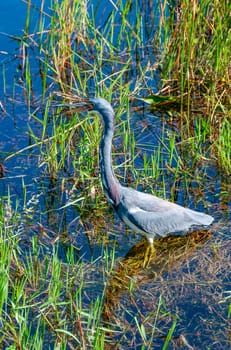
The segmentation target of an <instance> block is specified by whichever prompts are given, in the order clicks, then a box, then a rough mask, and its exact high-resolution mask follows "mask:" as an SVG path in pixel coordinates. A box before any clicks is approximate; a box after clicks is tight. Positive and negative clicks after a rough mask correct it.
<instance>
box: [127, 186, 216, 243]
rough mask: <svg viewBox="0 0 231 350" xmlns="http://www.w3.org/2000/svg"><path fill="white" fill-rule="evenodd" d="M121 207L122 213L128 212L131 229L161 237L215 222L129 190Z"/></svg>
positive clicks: (203, 215)
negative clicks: (193, 226)
mask: <svg viewBox="0 0 231 350" xmlns="http://www.w3.org/2000/svg"><path fill="white" fill-rule="evenodd" d="M127 190H128V191H127ZM121 205H122V206H123V209H122V210H121V212H126V217H127V220H128V221H127V223H128V224H129V223H130V224H131V225H130V226H131V227H133V228H134V227H136V228H137V229H138V230H139V231H141V232H144V233H145V232H146V233H150V234H155V235H159V236H165V235H166V234H167V233H171V232H177V231H184V230H188V229H189V228H190V227H191V226H192V225H209V224H210V223H211V222H212V221H213V218H212V217H211V216H209V215H206V214H204V213H199V212H196V211H194V210H191V209H188V208H184V207H182V206H180V205H177V204H174V203H171V202H168V201H165V200H163V199H161V198H158V197H155V196H152V195H150V194H146V193H142V192H138V191H135V190H130V189H127V188H126V189H125V191H123V196H122V198H121Z"/></svg>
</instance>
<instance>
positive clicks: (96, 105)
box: [89, 97, 115, 124]
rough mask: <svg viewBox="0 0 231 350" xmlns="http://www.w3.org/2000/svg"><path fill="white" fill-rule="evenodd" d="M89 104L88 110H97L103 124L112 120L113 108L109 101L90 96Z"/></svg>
mask: <svg viewBox="0 0 231 350" xmlns="http://www.w3.org/2000/svg"><path fill="white" fill-rule="evenodd" d="M89 104H90V105H91V107H90V110H91V111H96V112H98V113H99V114H100V115H101V116H102V118H103V120H104V123H105V124H108V123H111V122H113V118H114V114H115V113H114V110H113V108H112V106H111V105H110V103H109V102H108V101H106V100H105V99H104V98H101V97H96V98H91V99H90V100H89Z"/></svg>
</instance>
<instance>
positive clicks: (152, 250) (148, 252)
mask: <svg viewBox="0 0 231 350" xmlns="http://www.w3.org/2000/svg"><path fill="white" fill-rule="evenodd" d="M154 254H155V248H154V246H153V242H150V241H149V242H148V246H147V248H146V251H145V254H144V263H143V267H148V265H149V264H150V261H151V259H152V257H153V255H154Z"/></svg>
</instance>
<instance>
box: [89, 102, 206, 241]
mask: <svg viewBox="0 0 231 350" xmlns="http://www.w3.org/2000/svg"><path fill="white" fill-rule="evenodd" d="M90 104H91V105H92V108H91V110H94V111H97V112H98V113H99V114H100V115H101V117H102V119H103V122H104V132H103V136H102V140H101V144H100V168H101V177H102V183H103V187H104V191H105V193H106V196H107V198H108V201H109V202H110V203H111V205H112V206H113V208H114V210H115V211H116V213H117V214H118V216H119V217H120V219H121V220H122V221H123V222H125V223H126V224H127V225H128V226H129V227H130V228H132V229H134V230H135V231H137V232H140V233H141V234H143V235H145V236H146V238H147V239H148V241H149V242H150V243H151V244H152V243H153V239H155V238H156V237H165V236H167V235H169V234H171V233H175V232H179V231H186V230H188V229H189V228H190V227H191V226H194V225H199V226H208V225H210V224H211V223H212V221H213V218H212V217H211V216H210V215H206V214H204V213H200V212H197V211H194V210H191V209H188V208H184V207H182V206H180V205H177V204H174V203H171V202H169V201H166V200H163V199H161V198H158V197H155V196H153V195H151V194H147V193H143V192H140V191H136V190H134V189H132V188H128V187H124V186H122V185H121V184H120V183H119V181H118V180H117V178H116V177H115V174H114V171H113V167H112V158H111V146H112V138H113V128H114V120H113V119H114V111H113V109H112V107H111V105H110V104H109V103H108V102H107V101H106V100H104V99H102V98H95V99H91V100H90Z"/></svg>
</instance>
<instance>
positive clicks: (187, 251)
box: [103, 230, 212, 321]
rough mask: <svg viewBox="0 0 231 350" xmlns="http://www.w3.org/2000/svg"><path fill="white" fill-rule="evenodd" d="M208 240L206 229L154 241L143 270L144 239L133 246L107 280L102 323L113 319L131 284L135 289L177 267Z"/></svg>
mask: <svg viewBox="0 0 231 350" xmlns="http://www.w3.org/2000/svg"><path fill="white" fill-rule="evenodd" d="M211 237H212V232H211V231H207V230H200V231H196V232H193V233H190V234H187V235H184V236H169V237H165V238H159V239H156V240H155V241H154V248H155V251H154V253H153V254H152V255H150V261H149V265H148V267H147V266H146V267H144V265H143V261H144V255H145V254H146V249H147V244H149V243H148V242H147V240H145V239H142V240H141V241H140V242H138V243H137V244H135V245H134V246H133V247H132V248H131V249H130V250H129V252H128V253H127V254H126V256H125V257H124V258H123V259H122V260H121V261H120V262H119V266H118V269H117V270H116V271H115V272H114V276H113V277H112V278H111V279H110V280H109V281H108V284H107V286H106V291H105V303H104V312H103V316H104V321H110V320H116V317H115V312H116V308H117V307H118V308H119V306H120V299H121V297H122V296H123V295H124V293H126V292H127V293H128V291H129V287H130V284H131V281H133V284H134V287H138V286H140V285H142V284H145V283H147V282H149V281H154V280H155V279H156V278H157V277H159V276H161V275H163V274H164V273H166V272H170V271H171V270H172V269H175V268H176V266H177V264H180V263H181V262H182V261H184V260H185V259H187V258H188V257H190V256H191V255H192V254H193V253H195V251H196V250H197V249H198V248H200V247H202V246H203V245H204V244H205V242H207V241H208V240H209V239H210V238H211Z"/></svg>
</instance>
